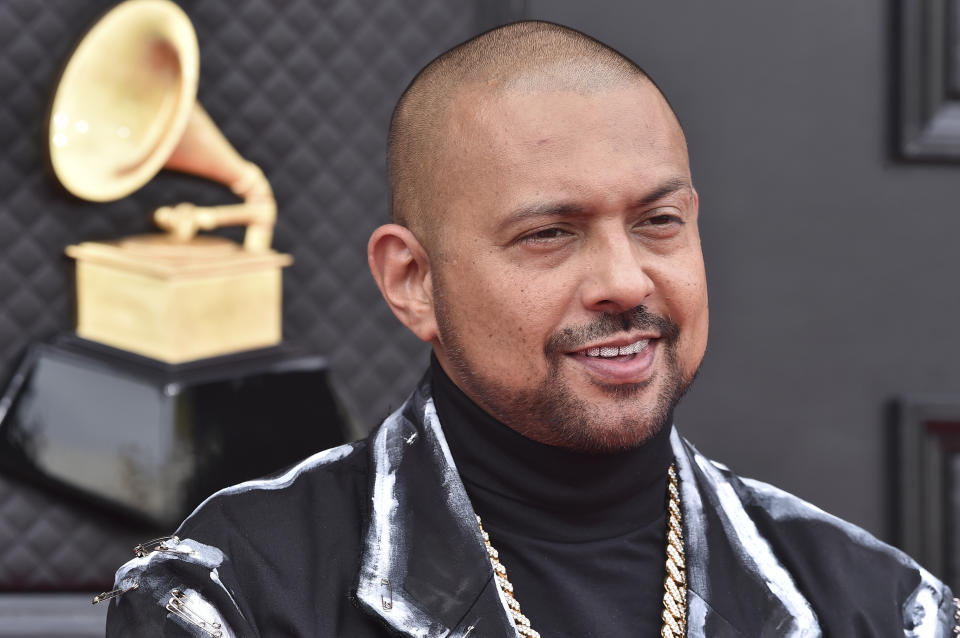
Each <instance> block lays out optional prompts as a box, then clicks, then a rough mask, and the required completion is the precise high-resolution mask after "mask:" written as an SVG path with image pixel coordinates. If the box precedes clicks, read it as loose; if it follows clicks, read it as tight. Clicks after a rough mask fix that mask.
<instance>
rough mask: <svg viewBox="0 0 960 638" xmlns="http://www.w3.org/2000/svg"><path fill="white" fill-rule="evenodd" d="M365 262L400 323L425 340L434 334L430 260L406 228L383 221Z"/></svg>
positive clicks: (435, 329)
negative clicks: (367, 263) (383, 223)
mask: <svg viewBox="0 0 960 638" xmlns="http://www.w3.org/2000/svg"><path fill="white" fill-rule="evenodd" d="M367 261H368V262H369V264H370V272H372V273H373V278H374V279H375V280H376V281H377V286H378V287H379V288H380V294H382V295H383V298H384V299H386V300H387V304H388V305H389V306H390V309H391V310H393V314H395V315H396V316H397V319H399V320H400V321H401V322H402V323H403V325H405V326H406V327H407V328H409V329H410V331H411V332H413V334H415V335H417V336H418V337H419V338H420V339H422V340H424V341H433V339H434V337H436V336H437V320H436V317H435V316H434V314H433V282H432V279H431V276H430V260H429V259H428V258H427V252H426V251H425V250H424V248H423V246H422V245H421V244H420V242H419V241H418V240H417V238H416V237H414V235H413V233H411V232H410V230H409V229H407V228H405V227H403V226H400V225H397V224H386V225H384V226H381V227H380V228H378V229H376V230H375V231H373V235H371V236H370V241H369V242H368V243H367Z"/></svg>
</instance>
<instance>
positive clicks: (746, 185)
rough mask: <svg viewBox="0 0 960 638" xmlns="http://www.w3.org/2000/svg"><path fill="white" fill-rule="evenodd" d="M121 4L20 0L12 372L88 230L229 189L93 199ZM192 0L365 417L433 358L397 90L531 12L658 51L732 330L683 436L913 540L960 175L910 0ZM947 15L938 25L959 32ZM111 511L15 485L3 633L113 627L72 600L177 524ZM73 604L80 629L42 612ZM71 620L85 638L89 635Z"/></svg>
mask: <svg viewBox="0 0 960 638" xmlns="http://www.w3.org/2000/svg"><path fill="white" fill-rule="evenodd" d="M113 4H114V2H111V1H104V0H44V1H42V2H41V1H39V0H5V1H4V2H2V3H0V383H5V382H8V381H9V380H10V379H12V378H14V376H15V375H14V372H15V370H16V369H17V366H18V365H19V363H20V362H21V361H22V360H23V358H24V356H25V353H26V352H27V349H28V347H29V346H30V345H31V344H34V343H38V342H46V341H49V340H50V339H52V338H53V337H54V336H55V335H57V334H61V333H65V332H69V331H70V330H71V329H72V327H73V325H74V320H75V319H74V304H75V298H74V286H73V280H72V277H73V264H72V262H71V261H70V260H69V259H68V258H67V257H65V256H64V254H63V249H64V247H65V246H66V245H68V244H71V243H76V242H79V241H84V240H105V239H115V238H118V237H122V236H126V235H131V234H137V233H143V232H148V231H150V230H151V225H150V222H149V213H150V211H152V210H153V209H154V208H155V207H157V206H159V205H163V204H170V203H175V202H178V201H185V200H186V201H193V202H198V203H215V202H223V201H224V200H225V198H229V197H230V195H229V191H227V190H226V189H225V188H223V187H221V186H218V185H216V184H212V183H210V182H207V181H203V180H199V179H196V178H192V177H189V176H184V175H182V174H177V173H171V172H162V173H161V174H160V175H159V176H158V177H157V178H155V179H154V180H152V181H151V182H150V183H149V184H148V185H147V186H146V187H144V188H143V189H141V190H140V191H138V192H136V193H135V194H133V195H131V196H130V197H127V198H125V199H122V200H120V201H117V202H114V203H109V204H93V203H88V202H84V201H81V200H79V199H76V198H74V197H72V196H71V195H69V194H67V193H66V192H65V191H64V190H63V188H62V187H60V186H59V185H58V183H57V182H56V180H55V178H54V177H53V176H52V174H51V172H50V170H49V168H48V167H47V159H46V151H45V149H46V143H47V142H46V135H47V134H46V130H47V129H46V126H47V123H46V118H47V115H48V114H47V109H48V107H49V103H50V99H51V97H52V91H53V89H54V87H55V85H56V81H57V77H58V74H59V72H60V71H61V69H62V66H63V64H64V62H65V61H66V59H67V57H68V56H69V53H70V51H71V49H72V47H73V46H74V45H75V44H76V42H77V41H78V39H79V38H80V37H81V35H82V34H83V33H84V32H85V31H86V29H87V28H88V27H89V26H90V25H91V24H92V23H93V22H94V21H95V20H96V19H97V17H98V16H99V15H100V14H102V13H103V12H104V11H105V10H106V9H108V8H109V7H110V6H112V5H113ZM178 4H179V5H180V6H181V7H182V8H183V9H184V10H185V11H186V13H187V14H188V15H189V17H190V19H191V20H192V21H193V23H194V26H195V28H196V30H197V34H198V39H199V44H200V68H201V71H200V82H199V96H198V99H199V101H200V102H201V103H202V104H203V106H204V107H205V108H206V109H207V111H208V112H209V113H210V114H211V116H212V117H213V119H214V120H215V121H216V122H217V124H218V125H219V126H220V128H221V130H222V131H223V133H224V134H225V136H226V137H227V138H228V139H229V140H230V141H231V142H232V143H233V145H234V146H235V147H236V148H237V149H238V150H239V151H240V153H241V154H243V155H244V156H245V157H247V158H249V159H251V160H253V161H254V162H256V163H257V164H259V165H260V166H261V167H262V168H263V169H264V171H265V172H266V174H267V177H268V178H269V179H270V181H271V183H272V185H273V188H274V191H275V193H276V196H277V201H278V221H277V226H276V233H275V237H274V242H273V245H274V247H275V248H276V249H277V250H279V251H282V252H286V253H290V254H292V255H293V257H294V260H295V261H294V264H293V266H292V267H290V268H288V269H285V270H284V280H283V285H284V293H283V328H284V339H285V341H286V342H287V343H292V344H296V345H297V346H298V347H301V348H303V349H305V350H307V351H310V352H313V353H317V354H320V355H323V356H325V357H326V358H327V359H328V361H329V364H330V369H331V375H332V378H333V382H334V384H335V385H336V387H337V389H338V392H339V395H340V399H341V401H342V404H343V406H344V409H345V411H347V412H349V413H350V414H351V415H352V418H353V420H354V426H355V431H357V432H359V431H367V430H369V429H370V428H372V427H374V426H375V425H376V424H377V423H378V422H379V421H380V420H381V419H382V418H383V417H385V416H386V415H387V414H388V413H389V411H390V410H391V409H393V408H395V407H396V406H398V405H399V404H400V403H401V402H402V400H403V399H404V398H405V395H406V394H407V392H409V390H410V389H411V388H412V387H413V385H414V384H415V383H416V380H417V379H418V377H419V376H420V374H421V373H422V371H423V370H424V369H425V367H426V365H427V361H428V351H427V349H426V348H425V347H424V345H423V344H420V343H419V342H417V341H416V340H415V339H414V338H413V337H412V336H411V335H409V334H408V333H407V332H406V331H405V329H403V328H402V326H400V324H399V323H398V322H396V321H395V320H394V318H393V316H392V314H391V313H390V311H389V310H388V308H387V307H386V305H385V304H384V303H383V302H382V301H381V299H380V296H379V294H378V292H377V290H376V287H375V285H374V284H373V281H372V279H371V277H370V276H369V273H368V270H367V266H366V259H365V245H366V240H367V237H368V236H369V234H370V231H371V230H372V229H373V228H374V227H375V226H376V225H378V224H380V223H382V222H384V221H385V220H386V218H387V207H386V202H387V197H386V188H385V167H384V144H385V131H386V128H387V123H388V120H389V115H390V112H391V109H392V106H393V104H394V102H395V100H396V98H397V97H398V96H399V94H400V93H401V92H402V90H403V89H404V88H405V86H406V84H407V82H408V81H409V80H410V79H411V78H412V76H413V74H414V73H415V72H416V71H417V70H418V69H419V68H420V67H421V66H422V65H423V64H425V63H426V62H428V61H429V60H430V59H431V58H432V57H433V56H435V55H436V54H438V53H440V52H441V51H443V50H444V49H446V48H448V47H450V46H452V45H453V44H456V43H457V42H459V41H462V40H464V39H466V38H467V37H469V36H471V35H473V34H475V33H478V32H480V31H481V30H484V29H486V28H488V27H490V26H493V25H495V24H497V23H501V22H505V21H511V20H513V19H518V18H522V17H532V18H539V19H546V20H551V21H555V22H560V23H563V24H566V25H569V26H572V27H575V28H578V29H580V30H583V31H585V32H587V33H588V34H590V35H593V36H595V37H597V38H598V39H600V40H602V41H604V42H606V43H607V44H609V45H611V46H613V47H615V48H617V49H619V50H620V51H622V52H623V53H625V54H626V55H628V56H629V57H631V58H632V59H634V60H635V61H637V62H638V63H639V64H640V65H641V66H643V67H644V68H645V69H646V70H647V71H648V72H649V73H650V74H651V75H652V76H653V78H654V79H655V80H656V81H657V83H658V84H659V85H660V87H661V88H662V89H663V90H664V92H665V93H666V95H667V97H668V98H669V100H670V101H671V103H672V104H673V106H674V108H675V109H676V111H677V113H678V115H679V117H680V119H681V121H682V123H683V125H684V127H685V130H686V134H687V138H688V143H689V147H690V155H691V162H692V168H693V174H694V181H695V185H696V187H697V189H698V191H699V194H700V202H701V222H700V223H701V235H702V239H703V248H704V253H705V257H706V262H707V276H708V282H709V288H710V300H711V336H710V345H709V347H708V352H707V357H706V360H705V363H704V365H703V368H702V370H701V374H700V376H699V378H698V379H697V381H696V383H695V384H694V386H693V388H692V390H691V391H690V393H689V394H688V396H687V397H686V398H685V399H684V401H683V403H682V406H681V408H680V410H679V411H678V414H677V425H678V426H679V428H680V429H681V431H682V433H683V434H684V435H686V436H687V437H689V438H690V439H691V440H692V441H693V442H694V444H695V445H697V446H698V447H699V448H700V450H701V451H702V452H704V453H705V454H707V455H708V456H710V457H712V458H715V459H718V460H722V461H723V462H725V463H726V464H728V465H729V466H730V467H731V468H732V469H734V470H735V471H736V472H738V473H740V474H742V475H745V476H750V477H755V478H759V479H762V480H765V481H769V482H771V483H774V484H775V485H777V486H779V487H781V488H783V489H786V490H788V491H791V492H793V493H795V494H797V495H799V496H801V497H803V498H805V499H807V500H809V501H812V502H813V503H814V504H816V505H818V506H820V507H822V508H823V509H825V510H827V511H829V512H831V513H834V514H836V515H838V516H840V517H842V518H845V519H848V520H850V521H851V522H853V523H856V524H858V525H861V526H863V527H865V528H866V529H867V530H869V531H871V532H872V533H874V534H876V535H878V536H880V537H881V538H883V539H885V540H888V541H896V540H897V532H898V528H897V525H896V520H897V518H898V511H897V507H896V503H897V498H898V491H897V490H898V487H897V485H898V483H897V481H896V478H895V476H894V473H895V472H896V471H897V466H896V464H895V463H894V460H895V459H896V454H897V450H896V446H895V445H892V443H891V439H890V431H889V428H890V424H891V422H892V421H893V420H894V419H895V417H896V415H895V413H892V412H891V402H892V401H894V400H895V399H898V398H902V397H915V396H928V395H929V396H938V397H956V396H957V395H960V334H958V331H957V325H958V319H960V288H958V284H957V275H958V273H960V250H958V243H960V214H958V199H960V179H958V177H960V175H958V165H957V164H954V163H951V162H950V161H939V160H938V161H921V162H918V161H908V160H905V159H903V153H902V152H901V151H900V150H899V148H900V142H901V139H902V138H901V137H900V136H899V134H898V122H899V119H898V118H899V115H900V110H899V108H898V106H897V104H898V100H899V97H898V96H899V92H900V91H901V89H903V88H904V86H903V81H902V80H901V79H900V71H901V70H902V69H901V67H900V63H899V60H900V52H899V51H900V48H899V47H901V46H902V44H903V36H902V35H901V27H902V23H903V20H904V18H905V14H904V12H903V10H901V9H900V7H899V3H897V2H894V1H892V0H890V1H888V2H869V1H867V0H853V1H851V2H845V3H836V2H828V1H826V0H811V1H809V2H805V3H793V4H783V3H769V2H762V1H760V0H735V1H734V2H726V3H709V2H694V1H682V2H672V3H663V2H637V1H636V0H597V1H595V2H591V3H584V2H577V1H575V0H550V1H547V0H503V1H501V2H482V1H479V0H478V1H476V2H458V3H450V2H442V1H439V0H437V1H421V0H416V1H414V0H284V1H279V0H179V2H178ZM921 4H922V3H921ZM929 4H934V3H929ZM946 4H948V5H950V10H949V11H946V10H945V11H943V12H942V14H939V17H938V18H937V19H938V20H940V22H941V26H942V28H943V29H944V30H945V31H947V32H949V33H953V31H954V30H953V27H952V26H951V25H952V23H950V21H951V20H955V19H956V14H955V13H954V11H953V6H954V4H955V3H946ZM945 46H946V45H945ZM944 51H945V53H944V57H945V58H946V59H948V60H953V57H952V56H954V55H956V54H955V52H954V50H953V49H949V50H948V49H944ZM951 64H952V62H951ZM950 68H953V67H952V66H951V67H950ZM221 234H223V235H225V236H228V237H233V238H236V237H237V235H236V233H231V231H225V232H223V233H221ZM8 385H9V384H8ZM2 388H3V386H0V393H2ZM3 409H4V408H3V406H2V405H0V410H3ZM0 419H2V415H0ZM958 420H960V416H958ZM307 452H308V450H303V453H304V455H305V454H306V453H307ZM938 498H939V497H938ZM101 505H102V504H101ZM101 505H97V504H94V505H90V504H88V503H85V502H84V501H83V499H82V498H79V497H75V496H74V495H68V494H64V493H62V492H58V491H56V490H52V489H49V488H48V487H47V486H44V485H40V484H35V483H33V482H31V481H30V480H29V479H28V478H24V476H23V475H16V474H6V473H0V589H2V590H4V591H6V592H7V594H4V595H0V635H23V636H34V635H51V636H53V635H57V636H60V635H63V636H67V635H77V636H79V635H97V633H96V630H95V629H90V628H91V627H94V626H95V625H96V624H97V623H100V624H99V625H97V626H99V627H102V620H101V619H98V618H97V617H95V614H98V613H102V610H97V608H95V611H94V612H89V613H88V611H87V609H86V608H85V609H84V610H83V612H82V613H81V612H80V611H77V612H76V614H77V616H76V617H75V618H72V617H70V616H69V614H71V613H74V612H72V611H70V610H72V609H74V607H72V605H73V604H75V603H74V601H76V600H81V599H83V597H69V596H68V597H65V598H64V597H62V596H61V598H57V596H59V595H60V594H55V592H71V591H74V592H76V591H78V590H79V591H80V592H86V591H88V590H91V589H95V585H97V584H98V583H101V582H102V581H103V579H104V576H103V574H106V578H107V580H108V581H109V578H110V576H111V574H112V571H113V569H115V567H116V566H118V565H119V563H120V562H122V561H123V560H126V557H127V555H129V546H128V544H127V543H126V539H127V538H128V537H130V538H133V534H135V533H137V532H143V533H146V532H148V531H152V530H149V525H146V526H139V524H136V525H135V524H133V523H128V522H127V521H126V519H123V520H122V521H121V519H120V518H119V517H118V518H115V517H114V516H113V515H112V514H111V512H110V510H109V508H108V507H106V508H105V507H102V506H101ZM958 509H960V508H958ZM118 521H120V522H118ZM948 529H953V528H948ZM954 531H955V530H954ZM168 532H169V530H168ZM117 539H123V540H124V543H122V544H119V543H118V540H117ZM141 540H145V539H141ZM65 547H69V551H66V550H65ZM84 570H87V571H84ZM106 586H109V582H107V583H106ZM38 592H46V593H47V594H48V596H47V597H46V598H44V597H42V596H39V593H38ZM85 595H86V594H85V593H84V596H85ZM59 600H62V601H67V602H66V603H61V602H57V601H59ZM83 600H85V599H83ZM84 604H87V603H84ZM51 606H56V608H57V609H59V610H61V611H60V612H58V613H60V620H58V621H56V622H58V623H60V624H59V625H56V626H54V625H55V624H56V623H55V622H54V621H52V620H49V618H48V619H46V620H44V619H43V618H42V616H44V615H48V616H49V614H46V612H44V611H43V610H49V609H52V608H53V607H51ZM98 607H102V606H98ZM64 609H65V610H67V611H62V610H64ZM38 610H39V611H38ZM83 614H87V615H83ZM90 614H94V615H90ZM3 618H8V619H13V620H9V621H8V622H7V623H6V625H5V624H4V621H3V620H2V619H3ZM17 623H19V624H17ZM44 623H47V625H44ZM71 623H72V624H73V626H74V627H76V628H78V629H76V630H75V632H74V633H69V631H68V630H67V629H63V627H67V626H69V625H70V624H71ZM4 626H6V627H13V629H9V628H8V629H4ZM44 627H46V628H44ZM58 627H60V628H59V629H58ZM82 627H87V629H82ZM17 628H19V629H17ZM15 631H19V632H20V633H9V632H15ZM83 631H87V632H89V633H83ZM31 632H33V633H31ZM43 632H46V633H43ZM58 632H60V633H58Z"/></svg>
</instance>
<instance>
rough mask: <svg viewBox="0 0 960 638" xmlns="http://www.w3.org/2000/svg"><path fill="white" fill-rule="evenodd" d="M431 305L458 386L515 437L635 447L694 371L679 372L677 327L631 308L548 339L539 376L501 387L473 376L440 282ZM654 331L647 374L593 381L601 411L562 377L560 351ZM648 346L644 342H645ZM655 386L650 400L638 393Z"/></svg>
mask: <svg viewBox="0 0 960 638" xmlns="http://www.w3.org/2000/svg"><path fill="white" fill-rule="evenodd" d="M434 304H435V305H434V308H435V311H436V318H437V328H438V332H439V336H440V342H441V343H442V344H443V347H444V352H445V354H446V357H447V360H448V361H449V363H450V365H451V366H452V367H453V370H452V371H451V372H452V373H453V374H452V375H451V376H452V377H453V378H454V379H455V381H456V383H457V385H459V386H460V389H461V390H463V391H464V392H465V393H466V394H467V396H469V397H470V398H471V399H472V400H473V401H474V402H476V403H477V404H478V405H479V406H480V407H481V408H483V409H484V410H485V411H486V412H487V413H489V414H490V415H491V416H493V417H494V418H496V419H497V420H498V421H500V422H501V423H503V424H505V425H507V426H508V427H510V428H512V429H513V430H515V431H517V432H519V433H520V434H522V435H523V436H525V437H527V438H529V439H533V440H535V441H538V442H540V443H545V444H547V445H553V446H557V447H563V448H567V449H571V450H575V451H579V452H590V453H610V452H618V451H623V450H627V449H631V448H635V447H638V446H640V445H642V444H643V443H645V442H646V441H647V440H649V439H650V438H651V437H653V436H654V435H655V434H657V433H658V432H660V431H661V430H662V429H663V428H664V427H665V426H667V425H669V422H670V420H671V419H672V415H673V409H674V407H675V406H676V404H677V403H678V402H679V401H680V399H681V397H682V396H683V394H684V393H685V392H686V391H687V389H688V388H689V387H690V384H691V383H692V382H693V379H694V377H696V374H697V371H696V370H694V371H693V372H691V373H690V374H686V375H685V374H684V373H683V370H682V368H681V366H680V364H679V359H678V356H677V343H678V340H679V337H680V329H679V326H678V325H677V324H676V323H675V322H673V321H671V320H669V319H667V318H666V317H661V316H659V315H656V314H654V313H651V312H649V311H647V309H646V308H644V307H643V306H637V307H635V308H633V309H631V310H628V311H626V312H623V313H620V314H601V315H599V316H598V317H597V318H596V319H595V320H594V321H591V322H590V323H588V324H584V325H581V326H575V327H568V328H564V329H562V330H560V331H558V332H557V333H555V334H554V335H552V336H551V337H550V339H548V341H547V344H546V346H545V347H544V355H545V357H546V360H547V363H548V371H547V374H546V375H545V376H544V378H543V379H541V380H540V381H539V382H538V383H536V384H535V385H533V386H531V387H527V388H516V387H512V386H510V385H507V384H504V383H503V382H502V381H501V380H500V379H496V378H490V377H489V376H483V375H481V374H479V372H478V370H477V368H476V367H475V366H472V365H471V363H470V357H469V355H468V354H467V352H466V349H465V348H464V347H463V343H462V342H461V340H460V335H459V333H458V331H457V330H456V328H455V326H454V325H453V322H452V321H451V318H450V314H449V311H448V306H447V304H446V303H445V300H444V298H443V294H442V290H441V288H440V287H438V288H435V296H434ZM650 329H655V330H657V331H658V332H659V334H660V337H659V338H658V339H657V340H656V343H657V347H658V349H659V350H660V352H658V353H657V356H659V357H662V358H663V365H662V366H661V367H660V369H659V370H657V371H655V372H654V373H653V374H652V375H651V376H650V377H649V378H647V379H646V380H644V381H643V382H640V383H633V384H612V385H607V384H599V383H595V384H594V385H595V387H597V388H598V389H599V390H600V392H601V393H603V394H604V395H606V396H607V397H608V398H609V399H610V401H609V402H608V405H607V406H605V407H603V408H598V407H597V406H595V405H593V404H591V403H590V402H589V401H587V400H585V399H584V398H582V397H580V396H578V395H577V394H576V392H575V391H574V389H573V388H571V387H570V386H569V385H568V383H567V382H566V380H565V379H564V377H563V370H562V368H563V366H564V364H565V363H566V361H565V357H568V356H569V355H567V354H565V353H567V352H571V351H574V350H578V349H580V348H579V346H582V345H585V344H587V343H590V342H591V341H596V340H598V339H601V338H604V337H608V336H612V335H615V334H617V333H622V332H626V331H629V330H650ZM648 347H649V346H648ZM651 387H655V388H656V389H655V395H654V397H653V399H652V400H650V399H649V398H647V399H644V397H643V394H644V393H645V392H646V391H647V390H649V389H650V388H651Z"/></svg>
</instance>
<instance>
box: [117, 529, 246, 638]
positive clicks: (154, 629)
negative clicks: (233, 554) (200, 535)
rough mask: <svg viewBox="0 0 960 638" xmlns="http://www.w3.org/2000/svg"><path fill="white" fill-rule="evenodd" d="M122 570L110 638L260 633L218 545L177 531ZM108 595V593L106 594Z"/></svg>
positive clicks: (239, 637) (219, 637)
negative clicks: (240, 601) (240, 600)
mask: <svg viewBox="0 0 960 638" xmlns="http://www.w3.org/2000/svg"><path fill="white" fill-rule="evenodd" d="M139 554H140V555H139V556H138V557H137V558H134V559H133V560H131V561H130V562H128V563H126V564H125V565H123V566H122V567H121V568H120V569H119V570H117V575H116V579H115V582H114V588H115V589H114V590H113V591H112V592H108V593H107V594H106V595H107V596H111V598H110V600H109V604H110V608H109V611H108V613H107V630H106V636H107V638H127V637H130V638H133V637H136V638H160V637H174V636H177V637H185V636H191V637H195V638H247V637H251V638H257V637H258V636H259V634H258V632H257V631H256V629H255V628H254V627H253V626H251V624H250V623H248V622H247V620H246V619H245V618H244V615H243V613H242V612H241V610H240V606H239V604H238V594H237V592H238V589H237V588H236V587H235V584H234V583H231V582H227V581H228V580H229V574H230V573H232V570H230V567H229V565H226V564H225V557H224V554H223V552H222V551H221V550H220V549H218V548H217V547H214V546H211V545H204V544H203V543H199V542H197V541H193V540H191V539H183V540H180V539H179V538H178V537H176V536H173V537H170V538H168V539H164V540H162V541H158V542H155V543H154V544H153V545H152V546H150V547H148V548H145V550H144V551H142V552H139ZM102 596H103V595H102Z"/></svg>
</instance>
